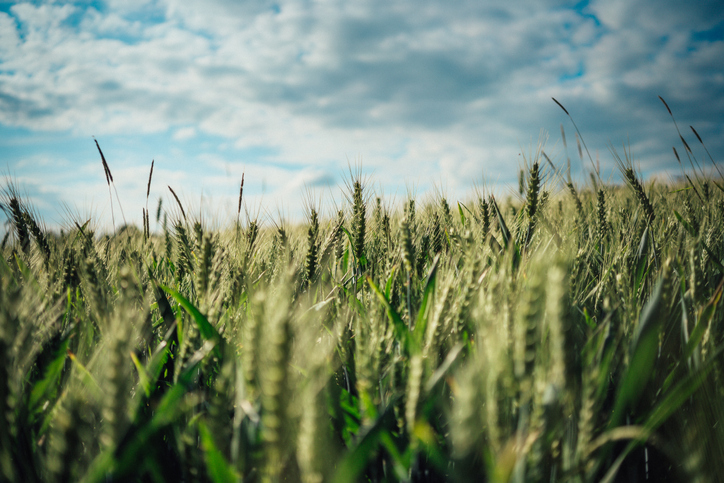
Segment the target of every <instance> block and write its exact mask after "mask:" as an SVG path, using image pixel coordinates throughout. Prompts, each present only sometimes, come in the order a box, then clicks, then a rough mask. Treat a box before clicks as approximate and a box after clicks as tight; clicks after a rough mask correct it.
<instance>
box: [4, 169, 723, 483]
mask: <svg viewBox="0 0 724 483" xmlns="http://www.w3.org/2000/svg"><path fill="white" fill-rule="evenodd" d="M541 159H542V158H541ZM537 160H538V158H537V157H535V158H534V159H533V160H531V162H530V163H529V166H528V167H526V169H525V171H524V173H523V176H522V178H521V193H522V194H523V196H521V198H520V199H511V200H507V201H501V200H496V199H494V198H493V197H490V196H485V195H483V194H481V196H479V197H478V198H477V199H475V200H473V201H469V202H465V203H462V202H461V203H453V204H452V205H451V204H450V203H448V201H447V200H446V199H444V198H443V197H442V196H438V197H437V199H434V200H429V201H427V202H418V203H416V202H415V200H413V199H409V200H407V201H406V202H405V203H404V206H403V207H401V208H400V209H399V210H392V209H391V208H390V207H387V206H385V204H384V203H382V202H381V201H380V200H379V199H376V198H375V197H374V196H373V195H372V193H371V192H370V191H369V190H368V189H367V188H366V187H365V185H364V183H363V180H361V179H360V178H359V177H355V176H352V179H351V180H350V183H349V186H348V193H347V196H348V202H349V206H347V207H346V208H345V209H343V210H340V211H339V213H338V214H336V215H335V216H334V217H332V218H330V219H324V217H321V216H320V215H319V214H318V213H317V211H316V210H315V209H313V208H312V207H309V209H308V210H307V212H308V223H307V225H306V226H300V227H294V228H290V227H289V226H285V225H284V224H283V223H280V224H278V225H273V226H269V227H261V226H260V224H259V223H258V220H250V221H247V222H246V223H244V224H237V225H236V226H232V227H231V228H229V229H226V230H221V231H213V230H210V229H209V228H208V227H207V226H205V225H204V223H203V221H202V220H201V219H199V218H196V219H194V217H193V216H192V215H191V214H190V213H188V214H189V216H188V217H187V216H186V214H187V212H184V213H183V216H181V213H179V216H173V215H171V214H170V213H169V215H170V216H169V220H168V222H166V223H164V224H163V226H164V230H163V232H161V233H158V234H154V233H150V230H149V223H148V218H149V216H148V211H147V209H146V210H144V220H145V222H144V230H143V231H140V230H138V229H136V228H134V227H127V228H125V229H123V230H119V231H118V232H117V233H116V234H115V235H113V236H110V237H109V236H97V235H96V234H94V232H93V229H92V224H91V223H83V222H78V223H75V228H74V229H72V230H70V231H67V232H65V233H63V234H61V235H57V234H52V233H50V232H48V231H45V230H44V229H43V227H42V222H41V221H40V220H38V219H37V217H36V216H35V215H34V211H33V209H32V208H31V207H30V206H29V205H28V204H27V203H26V202H24V201H23V200H22V199H21V198H20V197H18V196H17V190H16V189H14V187H13V186H12V185H11V186H9V187H8V188H6V190H5V196H4V199H3V209H4V211H5V212H6V214H7V216H8V220H9V227H10V231H11V234H10V235H9V237H6V238H5V240H3V242H2V258H1V260H0V276H1V279H0V280H1V283H0V480H2V481H13V482H35V481H58V482H64V481H79V480H82V481H86V482H108V481H188V482H191V481H214V482H227V481H240V480H242V479H243V480H244V481H298V480H301V481H304V482H316V481H339V482H350V481H398V480H411V481H440V480H457V481H520V482H522V481H546V482H548V481H580V482H584V481H601V480H603V481H616V479H618V480H620V481H644V479H645V478H646V477H647V476H648V478H649V479H650V481H701V482H706V481H718V480H719V479H720V478H721V475H722V474H724V458H722V455H724V424H722V421H723V419H722V416H724V402H722V401H724V360H723V359H722V350H723V349H724V331H723V329H724V327H723V324H724V316H723V315H722V314H723V312H724V310H723V309H722V302H721V298H722V274H723V273H724V267H722V264H721V260H722V256H724V239H723V237H724V233H723V231H722V227H723V226H724V192H723V190H722V183H721V180H720V179H716V178H711V177H709V178H705V177H703V176H697V177H696V178H695V179H693V180H692V179H689V180H688V182H687V184H686V185H681V186H665V185H663V184H644V183H642V182H641V181H640V179H639V178H638V177H637V175H636V173H635V171H634V170H633V169H632V166H631V164H630V163H629V162H628V161H623V162H621V165H620V168H621V174H622V178H624V179H625V180H626V181H627V184H628V186H614V185H611V184H605V183H603V182H601V180H600V179H598V178H597V176H593V175H592V181H591V182H590V183H589V184H588V185H586V186H582V185H580V186H574V184H573V183H571V182H570V180H569V181H567V182H566V181H563V180H562V179H561V177H560V176H559V174H558V173H556V172H555V171H554V169H553V167H552V164H551V163H549V162H548V161H542V163H541V164H539V163H538V161H537ZM619 161H620V160H619ZM104 165H105V163H104ZM109 187H110V184H109ZM179 205H180V203H179ZM240 206H241V205H240ZM160 215H161V213H160V211H159V213H158V216H157V218H160ZM164 219H165V218H164Z"/></svg>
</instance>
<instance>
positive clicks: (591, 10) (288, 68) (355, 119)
mask: <svg viewBox="0 0 724 483" xmlns="http://www.w3.org/2000/svg"><path fill="white" fill-rule="evenodd" d="M681 5H682V4H681V3H680V2H674V1H667V2H665V3H661V2H653V1H636V2H630V1H625V2H624V1H615V2H611V1H606V2H603V1H592V2H590V4H589V6H588V7H585V8H583V10H581V11H577V10H576V9H575V8H573V7H572V6H570V5H568V4H566V3H565V2H539V1H528V2H522V3H520V4H516V5H514V6H512V5H506V6H492V5H491V4H487V3H484V2H474V1H469V2H465V1H459V2H452V3H446V4H441V3H439V2H411V1H408V2H404V1H403V2H395V3H389V2H385V1H376V0H364V1H359V2H343V1H315V2H302V1H301V0H285V1H280V2H278V3H274V2H241V3H240V2H234V1H224V0H214V1H209V2H204V3H203V4H199V3H192V2H182V1H178V0H166V1H159V2H142V1H139V0H134V2H126V1H123V2H120V1H116V0H114V1H110V2H106V3H105V4H104V6H103V7H102V8H101V7H99V9H95V8H90V7H81V6H74V5H71V4H63V5H58V4H41V5H33V4H30V3H21V4H18V5H14V6H13V7H12V8H11V15H6V14H2V13H0V123H2V124H4V125H7V126H21V127H26V128H29V129H33V130H59V131H65V130H69V131H71V132H72V133H74V134H75V135H77V136H80V137H82V138H83V139H87V138H88V137H89V136H90V135H91V134H95V135H106V136H111V135H134V134H139V133H160V134H164V133H167V134H168V137H169V139H170V140H171V141H179V142H181V141H183V142H184V143H186V144H184V146H186V145H188V144H189V143H197V142H209V141H208V140H206V141H204V140H205V139H207V136H218V137H219V138H214V139H216V141H215V142H216V143H217V146H218V147H217V149H216V150H215V152H216V154H217V155H219V156H220V158H222V159H227V157H228V159H232V158H233V156H234V154H233V153H230V152H229V151H228V148H227V151H224V150H223V149H222V148H221V147H220V146H221V145H222V144H224V145H226V146H233V148H234V149H236V150H242V151H243V150H253V149H257V148H259V149H263V150H265V153H267V154H265V156H264V157H263V160H264V162H266V163H269V162H273V163H274V164H275V166H277V167H278V168H274V169H271V168H265V169H264V172H265V173H267V174H266V175H265V174H264V173H261V172H260V173H258V174H259V175H260V176H267V177H268V178H269V179H270V180H272V179H274V177H275V176H281V177H288V176H290V173H291V172H293V173H296V174H294V176H296V178H294V179H296V180H297V181H294V182H289V183H287V184H286V185H285V184H281V185H280V184H279V183H276V182H274V181H269V185H268V186H269V189H270V190H278V191H275V193H279V195H280V196H281V195H282V194H283V193H284V192H285V191H286V192H287V193H288V192H289V190H298V188H299V182H298V181H299V180H305V179H308V180H311V181H309V183H313V182H315V181H313V180H327V179H328V177H329V176H332V177H335V176H337V177H338V172H339V171H340V170H342V169H343V168H344V165H345V163H346V159H347V158H351V159H355V158H357V157H360V156H361V157H362V159H363V162H364V165H365V166H366V167H368V168H369V169H371V170H374V171H375V173H376V174H375V176H376V177H377V178H378V179H380V181H381V183H382V184H383V185H385V186H393V185H398V184H399V183H400V182H402V183H404V180H406V179H408V178H415V177H417V178H418V179H419V182H420V183H421V184H423V185H429V184H431V183H432V182H433V181H434V180H446V181H445V183H447V185H448V186H449V187H452V188H451V189H456V190H457V189H460V190H462V189H464V188H465V187H466V186H469V184H470V180H471V179H474V178H479V177H480V176H482V174H483V172H485V173H486V177H487V178H488V179H489V180H490V179H492V180H493V181H495V180H505V179H510V178H513V177H515V174H516V170H517V163H518V161H517V160H518V156H517V154H518V152H519V144H523V145H527V143H528V140H529V139H530V138H531V137H536V138H537V136H538V132H539V129H540V128H541V127H545V128H548V129H551V130H553V131H554V132H555V133H556V134H557V132H558V124H559V123H560V122H565V123H568V121H567V119H565V117H564V116H563V114H562V112H561V111H560V110H559V109H558V107H557V106H555V105H554V104H553V103H552V101H551V100H550V97H556V98H558V99H559V100H560V101H561V102H563V103H564V105H566V106H567V108H568V109H569V111H570V112H571V113H572V114H573V115H574V118H575V120H576V122H577V124H578V125H579V127H581V129H582V130H583V131H584V136H585V137H586V140H587V142H588V143H589V144H590V145H591V146H596V147H598V148H599V150H600V151H601V152H602V156H601V158H602V162H604V163H607V165H609V166H610V165H611V164H612V163H611V161H610V156H607V154H606V152H605V151H606V145H607V142H608V141H609V140H611V141H613V142H620V141H622V140H623V139H625V138H626V136H627V135H628V136H631V138H632V139H636V138H637V137H638V138H640V141H637V143H638V144H636V146H637V147H640V148H641V149H642V150H643V152H641V153H638V155H639V157H641V158H644V159H650V160H661V159H665V158H663V157H662V153H664V152H670V146H668V145H666V143H672V142H675V138H664V141H661V139H662V136H661V133H662V132H666V131H665V130H666V129H667V128H668V126H669V122H670V121H669V119H667V117H666V116H665V115H664V113H663V112H661V106H660V105H659V104H658V103H659V101H658V99H657V98H656V96H657V95H663V96H664V97H665V98H667V100H670V101H671V102H670V104H673V105H674V106H676V109H675V110H676V112H677V115H678V114H679V113H680V114H681V116H682V119H686V120H685V121H684V122H686V123H691V124H695V125H697V126H702V131H700V132H701V133H702V134H703V135H705V137H706V135H707V134H708V135H709V140H710V143H709V147H710V150H713V151H714V152H721V151H722V149H724V144H723V142H722V141H720V139H722V136H721V134H722V125H721V122H720V121H716V120H717V119H721V112H722V107H724V105H723V103H724V100H722V97H721V95H719V94H720V93H721V91H722V89H724V75H723V74H722V73H721V72H720V71H719V70H718V69H716V68H715V66H716V65H717V62H718V59H721V58H722V57H723V56H724V42H722V41H721V40H718V41H716V40H715V41H711V40H696V39H695V38H694V37H693V36H692V32H698V31H702V30H707V29H710V28H712V27H714V26H716V25H717V24H718V23H719V24H720V23H721V22H722V20H723V19H724V14H722V12H721V11H720V9H719V10H717V9H716V8H714V6H713V3H712V2H704V3H700V4H695V5H693V4H692V5H688V6H687V7H686V8H681ZM566 126H568V124H566ZM662 144H663V145H662ZM657 146H659V147H658V148H657ZM172 149H174V147H173V146H169V147H168V151H167V154H168V153H170V152H171V151H172ZM204 149H205V150H206V152H209V151H210V150H209V149H206V148H204ZM232 151H233V149H232ZM229 156H231V157H229ZM189 159H200V158H194V155H189ZM256 162H257V163H260V162H261V161H260V160H256ZM657 162H658V161H657ZM128 163H130V164H131V165H134V163H139V162H138V161H134V160H133V159H132V158H131V157H130V156H129V157H128ZM144 163H145V161H144ZM648 165H652V166H653V163H651V162H649V163H648ZM138 167H139V169H140V168H141V166H140V164H139V166H138ZM280 167H283V168H280ZM332 167H335V169H332ZM145 169H147V167H145V166H144V167H143V170H145ZM217 169H221V168H217ZM275 169H276V171H275ZM333 171H334V172H333ZM213 175H214V174H213V173H209V174H208V176H213ZM179 181H181V179H179ZM325 182H326V181H325ZM294 183H296V184H294ZM196 184H198V183H196ZM194 186H196V185H195V184H194V183H189V184H188V187H189V189H193V188H194ZM275 196H276V195H275Z"/></svg>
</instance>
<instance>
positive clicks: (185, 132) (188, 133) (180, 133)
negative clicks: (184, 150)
mask: <svg viewBox="0 0 724 483" xmlns="http://www.w3.org/2000/svg"><path fill="white" fill-rule="evenodd" d="M195 136H196V128H195V127H182V128H181V129H178V130H177V131H176V132H175V133H174V135H173V139H174V140H176V141H185V140H187V139H192V138H193V137H195Z"/></svg>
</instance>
